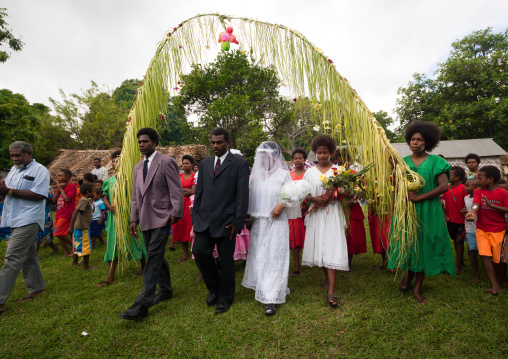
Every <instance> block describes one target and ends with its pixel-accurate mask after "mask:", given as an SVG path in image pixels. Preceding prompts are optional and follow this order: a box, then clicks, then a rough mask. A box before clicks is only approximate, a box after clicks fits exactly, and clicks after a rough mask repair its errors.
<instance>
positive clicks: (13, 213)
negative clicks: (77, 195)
mask: <svg viewBox="0 0 508 359" xmlns="http://www.w3.org/2000/svg"><path fill="white" fill-rule="evenodd" d="M49 178H50V175H49V171H48V170H47V169H46V167H44V166H43V165H41V164H39V163H37V162H36V161H35V160H32V162H30V164H29V165H28V166H26V167H25V168H23V169H22V170H18V169H16V168H15V167H12V168H11V171H10V172H9V174H8V175H7V178H6V179H5V185H6V186H7V188H12V189H19V190H30V191H32V192H34V193H37V194H40V195H41V196H44V197H47V196H48V189H49ZM45 206H46V200H44V199H43V200H40V201H32V200H28V199H22V198H19V197H14V196H9V195H7V196H6V197H5V202H4V208H3V211H2V222H1V224H0V227H11V228H17V227H22V226H26V225H29V224H32V223H37V224H38V225H39V227H40V230H42V228H44V221H45Z"/></svg>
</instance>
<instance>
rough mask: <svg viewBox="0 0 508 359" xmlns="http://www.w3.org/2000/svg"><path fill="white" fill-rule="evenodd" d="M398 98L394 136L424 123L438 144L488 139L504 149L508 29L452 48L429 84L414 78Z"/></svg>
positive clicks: (506, 141) (477, 35)
mask: <svg viewBox="0 0 508 359" xmlns="http://www.w3.org/2000/svg"><path fill="white" fill-rule="evenodd" d="M398 94H399V99H398V100H397V106H396V109H395V111H396V112H397V114H398V117H399V119H400V127H399V128H398V131H399V132H402V131H403V130H404V128H405V127H406V126H407V125H408V124H409V123H411V122H412V121H414V120H425V121H430V122H435V123H437V124H439V126H440V127H441V130H442V134H443V139H447V140H454V139H468V138H486V137H492V138H494V140H495V141H496V142H497V143H498V144H499V145H500V146H502V147H504V148H505V149H508V29H507V30H505V31H504V32H501V33H494V32H493V31H492V29H491V28H487V29H485V30H479V31H475V32H473V33H472V34H470V35H468V36H466V37H464V38H463V39H461V40H458V41H456V42H454V43H453V44H452V51H451V53H450V56H449V57H448V59H447V60H446V61H445V62H444V63H441V64H438V67H437V70H436V72H435V77H434V78H428V77H427V76H425V75H424V74H419V73H416V74H414V76H413V81H411V82H410V83H409V84H408V85H407V87H401V88H399V90H398Z"/></svg>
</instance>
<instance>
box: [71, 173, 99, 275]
mask: <svg viewBox="0 0 508 359" xmlns="http://www.w3.org/2000/svg"><path fill="white" fill-rule="evenodd" d="M79 190H80V191H81V194H82V195H83V197H81V199H80V200H79V203H78V205H77V207H76V210H75V211H74V213H73V214H72V218H71V224H70V227H69V230H68V235H69V236H73V241H72V248H73V251H74V260H73V262H72V266H73V267H76V266H77V265H78V261H79V257H83V269H84V270H87V269H93V268H91V267H90V266H89V264H88V261H89V258H90V254H91V253H92V241H91V236H90V223H91V222H92V205H91V204H90V199H92V198H94V197H95V192H94V185H93V184H91V183H83V184H82V185H81V188H80V189H79Z"/></svg>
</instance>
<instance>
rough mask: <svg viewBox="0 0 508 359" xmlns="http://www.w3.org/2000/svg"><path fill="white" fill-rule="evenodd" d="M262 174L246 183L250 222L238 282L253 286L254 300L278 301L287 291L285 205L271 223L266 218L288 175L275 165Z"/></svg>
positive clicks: (264, 302)
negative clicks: (247, 243)
mask: <svg viewBox="0 0 508 359" xmlns="http://www.w3.org/2000/svg"><path fill="white" fill-rule="evenodd" d="M263 177H264V178H263ZM263 177H261V176H260V177H256V176H254V175H253V178H252V181H251V185H250V191H251V193H250V202H249V214H250V216H251V218H252V220H254V223H253V225H252V228H251V230H250V245H249V253H248V255H247V265H246V267H245V274H244V277H243V281H242V285H243V286H244V287H247V288H250V289H254V290H255V299H256V300H257V301H258V302H261V303H263V304H282V303H285V302H286V295H287V294H289V288H288V274H289V273H288V272H289V224H288V214H287V211H288V209H287V208H285V209H284V210H283V212H282V214H281V215H280V216H279V217H278V218H277V219H274V220H273V221H272V224H271V225H270V221H271V215H272V211H273V210H274V209H275V206H276V205H277V200H278V197H279V194H280V191H281V189H282V186H283V185H284V183H286V182H287V181H291V176H290V175H289V172H288V171H287V170H283V169H281V168H275V169H274V171H273V173H270V174H266V175H264V176H263ZM346 263H347V258H346Z"/></svg>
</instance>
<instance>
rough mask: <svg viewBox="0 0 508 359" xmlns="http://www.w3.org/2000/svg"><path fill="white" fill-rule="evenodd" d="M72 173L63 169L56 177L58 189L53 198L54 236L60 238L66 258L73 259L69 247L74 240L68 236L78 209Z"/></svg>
mask: <svg viewBox="0 0 508 359" xmlns="http://www.w3.org/2000/svg"><path fill="white" fill-rule="evenodd" d="M71 177H72V172H71V171H69V170H68V169H61V170H60V171H58V174H57V176H56V179H57V182H58V187H57V189H56V192H55V194H54V196H53V199H52V202H53V203H54V204H56V214H55V225H54V230H53V235H54V236H55V237H58V240H59V241H60V245H61V246H62V250H63V251H64V257H72V256H73V254H72V253H71V251H70V250H69V248H68V247H67V245H68V244H69V245H70V246H72V240H71V239H70V238H69V236H68V235H67V231H68V230H69V227H70V225H71V217H72V213H73V212H74V209H76V192H77V189H76V186H75V185H74V183H72V182H71Z"/></svg>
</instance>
